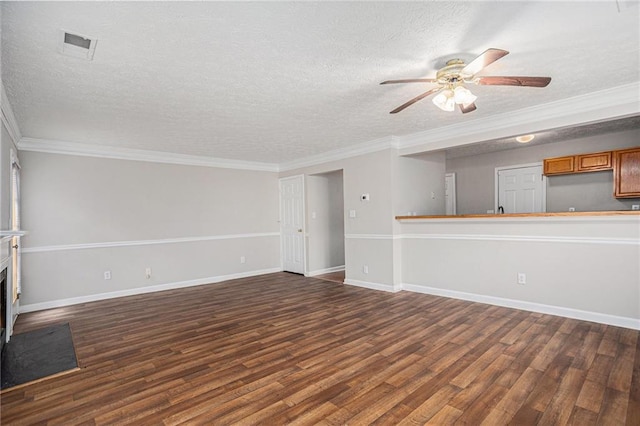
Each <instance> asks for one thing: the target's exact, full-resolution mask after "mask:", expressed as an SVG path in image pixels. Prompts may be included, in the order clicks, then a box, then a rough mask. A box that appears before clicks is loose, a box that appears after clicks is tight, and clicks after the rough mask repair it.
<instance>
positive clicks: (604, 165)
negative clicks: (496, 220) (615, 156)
mask: <svg viewBox="0 0 640 426" xmlns="http://www.w3.org/2000/svg"><path fill="white" fill-rule="evenodd" d="M611 159H612V152H611V151H608V152H595V153H593V154H582V155H576V172H596V171H599V170H610V169H611V168H612V167H613V165H612V161H611Z"/></svg>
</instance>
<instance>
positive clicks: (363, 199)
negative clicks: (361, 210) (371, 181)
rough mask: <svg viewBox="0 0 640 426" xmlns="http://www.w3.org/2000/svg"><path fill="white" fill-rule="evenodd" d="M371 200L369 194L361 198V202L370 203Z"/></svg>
mask: <svg viewBox="0 0 640 426" xmlns="http://www.w3.org/2000/svg"><path fill="white" fill-rule="evenodd" d="M369 200H370V198H369V194H362V195H361V196H360V201H369Z"/></svg>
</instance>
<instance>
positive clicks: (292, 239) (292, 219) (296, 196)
mask: <svg viewBox="0 0 640 426" xmlns="http://www.w3.org/2000/svg"><path fill="white" fill-rule="evenodd" d="M280 235H281V239H282V268H283V270H285V271H288V272H295V273H298V274H304V176H293V177H290V178H284V179H280Z"/></svg>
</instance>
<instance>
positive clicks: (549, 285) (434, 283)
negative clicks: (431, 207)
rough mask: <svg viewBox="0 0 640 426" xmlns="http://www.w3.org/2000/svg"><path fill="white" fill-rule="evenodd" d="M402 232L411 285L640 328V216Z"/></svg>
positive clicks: (495, 222)
mask: <svg viewBox="0 0 640 426" xmlns="http://www.w3.org/2000/svg"><path fill="white" fill-rule="evenodd" d="M401 228H402V254H403V256H402V267H403V271H402V274H403V280H404V283H403V286H404V288H407V289H409V290H412V291H418V292H424V293H431V294H440V295H445V296H452V297H460V298H463V299H469V300H477V301H482V302H488V303H495V304H504V305H506V306H512V307H522V308H525V309H530V310H534V311H540V312H548V313H554V314H559V315H565V316H572V317H575V318H581V319H587V320H593V321H599V322H605V323H610V324H616V325H622V326H626V327H633V328H638V327H640V263H639V262H638V260H639V259H640V216H620V217H616V216H604V217H583V218H579V217H578V218H554V217H547V218H536V219H527V220H521V219H516V218H514V219H509V218H493V219H478V220H467V219H443V220H425V221H415V222H412V221H404V222H403V223H402V224H401ZM518 273H525V274H526V281H527V282H526V284H525V285H519V284H517V274H518Z"/></svg>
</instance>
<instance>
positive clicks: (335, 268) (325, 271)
mask: <svg viewBox="0 0 640 426" xmlns="http://www.w3.org/2000/svg"><path fill="white" fill-rule="evenodd" d="M340 271H344V265H341V266H333V267H331V268H325V269H316V270H315V271H311V272H307V273H306V274H304V276H305V277H315V276H317V275H324V274H330V273H332V272H340Z"/></svg>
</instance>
